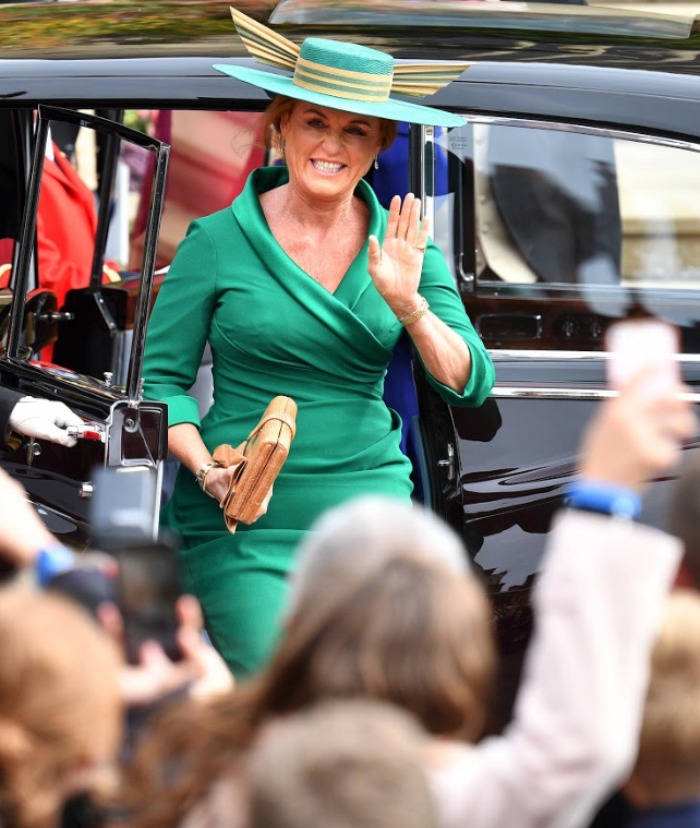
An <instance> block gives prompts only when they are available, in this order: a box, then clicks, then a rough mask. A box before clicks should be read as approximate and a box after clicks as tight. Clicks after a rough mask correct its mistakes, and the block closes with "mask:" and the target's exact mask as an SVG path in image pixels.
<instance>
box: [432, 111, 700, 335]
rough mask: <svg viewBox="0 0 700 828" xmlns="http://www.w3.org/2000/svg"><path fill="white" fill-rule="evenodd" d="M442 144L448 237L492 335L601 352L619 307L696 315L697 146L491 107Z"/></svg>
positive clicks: (440, 212) (439, 231)
mask: <svg viewBox="0 0 700 828" xmlns="http://www.w3.org/2000/svg"><path fill="white" fill-rule="evenodd" d="M437 142H438V146H437V148H436V167H435V173H436V174H435V192H434V198H433V209H434V221H435V238H436V241H437V242H438V243H439V244H440V245H441V246H442V247H443V250H444V252H445V255H446V256H447V259H448V262H450V265H451V267H452V270H453V275H454V278H455V281H456V282H457V284H458V285H459V287H460V289H461V290H462V291H463V293H464V294H465V296H466V297H468V296H473V297H475V298H476V299H477V305H476V306H475V305H474V303H473V301H471V300H469V299H468V298H467V299H466V301H467V304H468V306H469V305H471V307H472V310H476V312H477V313H480V312H483V317H482V318H479V319H476V320H475V321H476V323H477V327H479V328H480V329H481V332H482V336H484V337H485V339H487V341H488V344H489V345H491V346H492V347H508V348H512V347H516V348H517V347H521V348H524V349H525V348H538V347H539V348H554V349H557V350H561V349H562V347H565V348H570V349H572V350H600V349H602V348H603V332H604V328H605V326H606V325H607V323H608V322H609V321H611V320H612V319H613V318H617V317H625V316H630V315H637V314H640V313H651V314H654V315H660V316H666V317H670V318H671V320H672V321H674V322H676V323H678V324H681V325H683V324H684V323H685V322H687V319H686V318H685V316H686V312H687V307H688V301H690V300H692V299H695V300H697V298H698V295H699V294H698V291H699V290H700V199H698V197H697V193H698V192H699V191H700V190H699V188H700V153H699V152H698V149H699V148H698V147H694V146H692V145H680V144H678V143H675V144H674V143H670V142H661V141H659V140H656V139H648V138H644V137H643V136H631V135H621V134H615V133H610V132H607V133H606V132H605V131H595V130H590V131H583V130H581V129H578V130H577V129H575V128H573V127H570V126H567V125H548V127H547V128H544V127H537V126H533V125H531V124H527V125H521V124H518V123H517V122H513V123H488V122H485V121H482V122H479V120H478V118H477V119H472V120H471V121H470V123H469V124H468V125H467V126H465V127H462V128H459V129H454V130H451V131H450V132H449V133H446V134H443V135H441V136H439V137H438V138H437ZM440 154H442V155H444V160H445V163H444V165H443V168H441V167H440V166H439V165H438V163H437V159H438V158H439V156H440ZM482 300H483V301H482ZM489 302H490V304H488V305H487V304H485V303H489ZM684 308H685V310H684ZM556 311H561V312H562V314H563V315H559V316H557V317H556V319H555V318H554V316H555V315H556Z"/></svg>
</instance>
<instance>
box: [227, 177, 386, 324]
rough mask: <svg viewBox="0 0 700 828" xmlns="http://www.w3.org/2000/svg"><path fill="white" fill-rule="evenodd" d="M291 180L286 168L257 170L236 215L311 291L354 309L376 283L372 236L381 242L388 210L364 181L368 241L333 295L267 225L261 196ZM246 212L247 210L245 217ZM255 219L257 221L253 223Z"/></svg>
mask: <svg viewBox="0 0 700 828" xmlns="http://www.w3.org/2000/svg"><path fill="white" fill-rule="evenodd" d="M288 181H289V171H288V170H287V168H286V167H282V166H280V167H260V168H259V169H257V170H255V171H254V172H253V173H252V174H251V176H250V177H249V179H248V181H247V183H246V186H245V188H244V190H243V192H242V193H241V197H239V198H238V199H236V200H235V201H234V202H233V204H232V208H233V212H234V215H235V216H236V218H237V219H238V220H239V223H240V225H241V227H242V228H243V230H244V232H245V233H246V235H248V236H249V237H251V236H252V235H254V236H259V238H258V239H257V241H258V242H259V243H261V242H263V238H262V237H263V236H264V237H265V238H264V244H265V245H266V247H267V248H268V249H267V250H266V254H267V253H268V252H269V254H270V255H271V256H272V257H273V258H274V259H276V260H277V261H278V263H279V264H280V265H282V263H284V267H285V268H286V269H288V270H291V271H292V272H293V273H296V274H297V276H298V277H299V279H300V281H302V282H303V283H307V285H306V286H307V288H308V289H309V290H310V291H319V292H321V293H322V294H323V295H324V296H326V297H329V298H331V299H334V300H336V301H338V302H340V303H341V304H343V305H345V306H346V307H347V308H353V307H354V306H355V304H356V303H357V301H358V300H359V299H360V297H361V296H362V294H363V293H364V292H365V291H366V290H367V288H368V287H369V286H370V285H371V284H372V280H371V278H370V275H369V272H368V271H367V252H368V246H369V236H370V235H376V236H377V237H378V238H380V239H381V238H383V235H384V232H385V229H386V215H385V212H384V210H383V209H382V207H381V205H380V204H379V202H378V200H377V197H376V196H375V194H374V191H373V190H372V188H371V187H370V186H369V184H368V183H367V182H366V181H365V180H364V179H361V180H360V181H359V182H358V185H357V187H356V189H355V195H357V196H358V197H359V198H361V199H362V200H363V201H364V202H365V203H366V204H367V205H368V207H369V228H368V233H367V239H365V242H364V244H363V245H362V247H361V248H360V250H359V251H358V253H357V255H356V256H355V258H354V259H353V260H352V262H351V263H350V266H349V267H348V269H347V271H346V272H345V275H344V276H343V278H342V279H341V280H340V282H339V283H338V286H337V287H336V289H335V290H334V291H333V292H331V291H329V290H328V288H326V287H324V286H323V285H322V284H320V282H317V281H316V279H314V278H313V276H311V275H310V274H309V273H307V272H306V271H305V270H304V269H303V268H302V267H300V266H299V265H298V264H297V263H296V262H295V261H294V260H293V259H292V258H291V257H290V256H289V255H288V254H287V253H286V251H285V250H284V249H283V248H282V246H281V245H280V244H279V242H278V241H277V239H276V238H275V236H274V235H273V233H272V231H271V230H270V227H269V225H268V223H267V219H266V217H265V213H264V211H263V208H262V205H261V203H260V195H261V194H262V193H265V192H267V191H269V190H273V189H275V188H277V187H281V186H282V185H283V184H286V183H287V182H288ZM243 211H245V215H244V214H243ZM251 213H252V215H251ZM253 217H254V220H253V221H251V219H252V218H253ZM246 218H247V221H246ZM251 240H252V239H251ZM256 246H257V245H256Z"/></svg>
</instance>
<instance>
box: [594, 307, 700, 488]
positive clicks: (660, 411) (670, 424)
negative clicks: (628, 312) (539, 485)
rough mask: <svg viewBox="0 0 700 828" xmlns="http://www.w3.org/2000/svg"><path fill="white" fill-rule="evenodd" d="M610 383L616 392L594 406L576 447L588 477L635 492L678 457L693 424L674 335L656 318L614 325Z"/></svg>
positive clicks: (673, 330)
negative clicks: (579, 448)
mask: <svg viewBox="0 0 700 828" xmlns="http://www.w3.org/2000/svg"><path fill="white" fill-rule="evenodd" d="M607 346H608V350H609V355H608V356H609V365H608V367H609V372H608V382H609V385H610V386H611V387H612V388H613V389H614V390H617V391H618V392H619V396H617V397H616V398H613V399H610V400H608V401H606V402H605V403H604V404H602V405H601V406H599V408H598V410H597V411H596V414H595V416H594V417H593V418H592V420H591V421H590V423H589V425H588V427H587V429H586V434H585V437H584V440H583V443H582V446H581V461H580V474H581V477H582V478H584V479H587V480H593V481H596V482H598V483H606V484H612V485H615V486H622V487H625V488H627V489H632V490H635V491H639V490H640V489H641V487H642V486H643V485H644V484H645V483H646V482H647V481H648V480H650V479H651V478H653V477H655V476H656V475H659V474H662V473H664V472H667V471H668V470H669V469H670V468H672V467H673V466H674V465H675V463H677V462H678V460H679V459H680V455H681V450H682V444H683V441H684V440H687V439H690V438H691V437H692V436H693V434H694V433H695V430H696V428H697V419H696V416H695V411H694V407H693V404H692V403H691V402H689V401H688V400H687V398H686V397H685V392H687V391H688V390H689V389H688V388H687V387H686V386H685V385H683V383H682V381H681V375H680V369H679V363H678V361H677V359H676V356H677V346H678V334H677V330H676V329H675V328H674V327H673V326H672V325H669V324H668V323H665V322H662V321H660V320H630V321H626V322H622V323H617V324H616V325H614V326H613V327H612V328H611V330H610V332H609V336H608V338H607Z"/></svg>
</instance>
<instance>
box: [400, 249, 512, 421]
mask: <svg viewBox="0 0 700 828" xmlns="http://www.w3.org/2000/svg"><path fill="white" fill-rule="evenodd" d="M419 292H420V294H421V295H422V296H424V297H425V298H426V299H427V300H428V302H429V304H430V310H431V311H432V312H433V313H434V314H435V315H436V316H437V317H438V318H439V319H440V320H442V322H444V323H445V324H446V325H447V326H449V327H450V328H452V330H453V331H455V333H457V334H459V336H461V337H462V339H463V340H464V341H465V342H466V343H467V347H468V348H469V352H470V354H471V363H472V364H471V373H470V375H469V380H468V381H467V384H466V386H465V388H464V391H463V392H462V393H461V394H460V393H458V392H457V391H455V390H454V389H452V388H450V387H449V386H447V385H444V384H443V383H442V382H440V381H439V380H437V379H435V377H434V376H432V374H431V373H430V372H429V371H428V370H427V369H426V368H425V365H423V362H422V360H421V359H420V354H418V352H417V350H416V356H417V358H418V359H419V361H420V362H421V364H422V365H423V369H424V370H425V373H426V376H427V378H428V382H429V383H430V385H432V387H433V388H434V389H435V390H436V391H437V393H438V394H439V395H440V397H441V398H442V399H443V400H444V401H445V402H446V403H447V404H448V405H456V406H478V405H481V404H482V403H483V402H484V400H485V399H486V398H487V397H488V395H489V394H490V393H491V389H492V388H493V384H494V382H495V378H496V374H495V370H494V367H493V361H492V360H491V357H490V356H489V353H488V351H487V350H486V347H485V346H484V343H483V342H482V341H481V337H480V336H479V334H478V333H477V332H476V330H475V329H474V326H473V325H472V323H471V321H470V319H469V317H468V316H467V314H466V311H465V310H464V305H463V304H462V300H461V298H460V296H459V293H458V292H457V289H456V288H455V286H454V282H453V280H452V275H451V274H450V271H449V268H448V267H447V263H446V262H445V259H444V257H443V255H442V252H441V250H440V248H439V247H438V246H437V245H436V244H434V243H433V242H430V243H429V245H428V248H427V250H426V252H425V260H424V262H423V272H422V274H421V282H420V287H419ZM414 350H415V349H414Z"/></svg>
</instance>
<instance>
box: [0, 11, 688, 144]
mask: <svg viewBox="0 0 700 828" xmlns="http://www.w3.org/2000/svg"><path fill="white" fill-rule="evenodd" d="M397 3H401V4H402V9H403V10H402V9H399V8H397ZM237 6H238V7H240V8H242V9H243V10H244V11H246V12H248V13H250V14H252V15H253V16H256V17H258V18H259V19H264V20H267V18H268V17H269V16H270V13H271V12H272V20H273V21H276V22H275V23H274V24H273V25H275V26H276V27H277V26H279V28H280V30H282V31H284V34H285V36H288V37H290V38H291V39H294V40H301V39H303V37H304V36H306V35H308V34H309V33H315V34H324V35H328V36H333V37H346V38H348V39H349V38H350V37H352V38H353V39H355V40H358V41H360V42H364V43H369V44H370V45H373V46H376V47H378V48H383V49H385V50H387V51H390V52H391V53H392V54H394V55H395V56H396V57H398V59H399V60H402V59H407V58H414V59H415V58H416V57H420V58H421V59H436V58H438V57H440V58H444V57H448V58H455V57H461V58H467V59H470V60H473V61H475V63H474V65H473V66H472V67H471V68H470V69H469V70H467V71H466V72H465V73H464V74H463V75H462V76H461V78H460V79H459V80H458V81H456V82H455V83H453V84H450V85H449V86H447V87H446V88H444V89H442V90H441V91H440V92H438V93H437V94H435V95H433V96H431V97H430V98H428V99H426V101H427V102H429V103H434V104H435V105H438V106H444V107H446V108H451V109H462V108H467V109H469V110H471V111H473V112H484V113H488V114H490V115H503V116H511V117H512V116H515V117H529V118H538V117H545V116H547V117H553V116H554V117H560V118H562V119H565V120H570V121H572V122H578V123H582V122H583V123H585V122H586V121H588V122H591V123H594V124H596V125H597V126H600V125H601V124H603V125H605V124H608V125H610V126H611V127H614V128H624V127H625V125H626V124H634V125H641V126H647V127H649V129H652V130H655V131H656V132H658V133H659V134H664V135H668V136H670V137H676V138H678V139H679V140H682V139H683V137H684V136H685V135H686V134H691V133H692V132H694V131H695V125H696V124H697V122H698V117H699V116H700V112H698V100H700V78H699V77H698V72H699V70H700V54H699V53H698V51H697V46H698V35H697V34H695V29H696V24H695V22H694V21H692V20H685V21H683V20H681V19H679V18H666V17H664V16H659V15H638V14H631V13H629V12H624V13H623V12H619V10H603V9H600V8H598V9H596V8H592V7H577V6H574V7H572V6H568V5H560V4H556V5H554V4H549V5H548V4H534V5H530V6H528V5H527V4H521V3H517V4H514V3H509V2H507V0H505V1H504V0H501V2H498V3H492V2H484V3H480V4H474V3H473V2H470V0H412V2H410V3H406V2H405V0H380V2H377V3H373V4H372V5H371V7H369V8H371V13H370V11H367V10H366V9H367V7H365V11H363V13H362V15H361V16H360V17H359V18H354V17H352V15H351V14H350V12H353V10H357V8H358V2H357V0H353V1H352V2H348V0H341V2H339V3H334V4H332V6H331V5H329V4H328V3H327V2H325V0H323V1H322V0H284V2H282V3H281V4H280V5H279V6H278V7H277V9H275V10H273V8H272V7H271V6H265V5H264V4H260V3H255V4H253V3H251V2H250V0H247V2H246V0H241V1H240V2H238V3H237ZM516 6H517V7H518V9H521V10H522V9H524V10H525V11H524V12H523V11H517V12H516V11H515V10H514V8H515V7H516ZM474 9H476V12H474V11H473V10H474ZM499 9H504V11H499ZM528 10H529V11H528ZM389 12H391V14H389ZM440 15H442V17H441V16H440ZM427 17H430V19H431V20H433V17H437V18H438V19H439V20H440V21H441V22H440V26H437V27H436V26H428V27H425V26H423V25H422V23H421V20H422V21H423V22H424V21H425V19H426V18H427ZM448 18H449V20H450V21H452V24H453V25H447V24H446V23H445V20H447V19H448ZM515 18H519V19H521V20H522V22H521V23H520V24H519V25H520V29H518V30H517V31H514V30H512V29H510V28H508V27H510V26H511V25H512V21H513V20H514V19H515ZM574 18H576V21H577V25H578V26H579V28H577V29H576V31H575V33H572V31H566V26H573V23H574ZM389 19H390V20H392V21H393V23H392V25H389V23H388V22H387V20H389ZM10 20H12V21H13V22H12V25H11V26H8V25H6V24H7V23H9V22H10ZM353 20H354V21H355V22H354V23H353ZM582 20H587V21H588V23H587V27H588V30H587V31H586V30H585V27H583V29H582V28H581V26H580V24H581V21H582ZM322 21H325V22H322ZM368 21H369V22H368ZM498 21H500V23H501V24H502V25H503V26H505V27H504V28H500V29H498ZM51 23H53V24H54V26H53V28H51V25H50V24H51ZM487 23H488V26H487V25H486V24H487ZM505 24H507V25H505ZM528 27H529V28H528ZM652 31H656V32H657V33H656V35H655V36H653V37H652V36H651V32H652ZM30 32H37V33H38V34H37V36H36V37H35V38H34V39H33V40H32V39H31V38H30V37H29V33H30ZM66 32H72V34H66ZM682 32H685V36H684V37H682V38H680V37H677V36H676V35H679V34H680V33H682ZM496 33H497V34H498V37H496ZM671 33H674V36H673V37H671V36H670V34H671ZM57 36H59V39H60V41H61V44H62V45H61V47H60V49H59V48H58V47H56V48H53V47H52V46H51V44H52V43H54V42H55V40H56V37H57ZM64 36H65V38H66V39H65V40H64V39H63V38H64ZM448 41H449V42H451V43H453V44H458V45H459V49H457V47H456V46H455V49H454V50H453V51H454V53H453V51H450V50H449V49H447V50H446V49H445V48H444V47H445V44H446V43H447V42H448ZM217 62H218V63H226V62H236V63H239V62H240V63H245V64H251V65H252V61H251V59H250V58H249V57H247V56H246V54H245V50H244V48H243V47H242V45H241V43H240V39H239V38H238V37H237V36H236V34H235V31H234V29H233V24H232V22H231V20H230V16H229V11H228V5H227V4H226V3H220V2H215V3H214V2H211V0H204V2H197V3H184V2H180V0H176V1H175V2H173V0H147V2H145V3H138V4H134V3H127V2H123V0H113V2H110V3H108V4H105V3H103V2H99V0H97V2H95V0H82V2H80V3H75V4H72V3H70V4H69V3H65V4H63V3H62V4H60V5H58V6H57V4H55V3H43V2H42V3H22V4H15V5H5V6H2V5H0V107H17V106H18V105H20V106H21V105H27V106H30V105H34V104H36V103H37V102H44V103H52V104H56V105H62V106H79V107H90V106H94V107H95V108H99V107H128V108H136V107H144V108H151V107H153V108H158V107H161V108H192V109H195V108H201V109H215V108H228V107H233V108H236V109H261V108H262V107H263V106H264V105H265V103H266V102H267V100H268V98H267V96H266V95H265V93H264V92H262V91H260V90H258V89H256V88H255V87H253V86H250V85H248V84H245V83H242V82H240V81H236V80H234V79H233V78H230V77H226V76H224V75H222V74H220V73H218V72H216V71H215V70H214V69H213V68H212V64H214V63H217ZM630 68H632V69H634V71H626V70H629V69H630ZM623 70H625V71H623ZM652 99H653V101H654V105H653V107H648V106H647V105H646V104H647V102H649V101H651V100H652ZM583 113H585V116H584V115H583Z"/></svg>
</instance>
